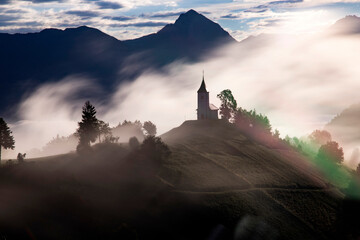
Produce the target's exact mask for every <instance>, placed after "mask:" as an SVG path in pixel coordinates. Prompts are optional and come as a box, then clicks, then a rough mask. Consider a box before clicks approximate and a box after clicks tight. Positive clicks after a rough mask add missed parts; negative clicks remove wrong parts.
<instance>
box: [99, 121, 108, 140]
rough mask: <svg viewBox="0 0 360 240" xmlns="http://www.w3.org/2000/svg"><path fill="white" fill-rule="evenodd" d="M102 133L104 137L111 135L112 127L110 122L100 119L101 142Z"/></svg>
mask: <svg viewBox="0 0 360 240" xmlns="http://www.w3.org/2000/svg"><path fill="white" fill-rule="evenodd" d="M101 135H102V136H104V139H105V138H106V137H107V136H108V135H111V128H110V126H109V123H105V122H104V121H101V120H99V143H100V142H101Z"/></svg>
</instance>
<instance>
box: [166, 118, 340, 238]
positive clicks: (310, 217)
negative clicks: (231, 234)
mask: <svg viewBox="0 0 360 240" xmlns="http://www.w3.org/2000/svg"><path fill="white" fill-rule="evenodd" d="M161 137H162V138H163V139H164V141H165V142H166V143H168V144H169V146H170V149H171V151H172V157H171V158H170V159H169V160H168V161H167V162H166V163H164V167H165V168H166V169H167V170H166V171H164V174H163V178H164V179H165V180H166V181H167V182H169V183H171V184H172V185H173V186H174V188H175V189H177V190H178V191H180V192H183V193H188V194H194V195H196V196H201V197H202V198H203V200H204V203H205V204H206V205H208V206H210V207H211V208H214V209H216V210H217V211H220V212H222V211H225V210H226V214H225V213H222V214H225V216H224V218H225V219H226V221H228V222H232V223H233V224H234V223H235V221H236V220H239V219H242V218H244V217H245V216H247V215H252V216H258V217H260V218H261V219H262V220H263V221H265V222H267V223H268V224H270V225H272V227H273V229H276V231H278V233H279V234H280V235H281V236H282V237H285V239H318V238H322V237H325V235H326V234H327V233H328V231H330V230H331V228H332V226H333V225H334V224H335V218H334V215H335V213H336V211H337V210H336V208H337V204H338V200H339V199H340V198H341V194H339V192H338V190H336V189H334V188H333V187H331V185H330V184H328V182H327V181H326V180H324V178H323V177H322V176H321V175H320V174H319V173H318V172H317V171H316V170H315V169H314V167H313V166H312V165H311V164H310V163H309V162H308V161H307V160H306V159H305V158H304V157H303V156H301V155H300V154H298V153H297V152H295V151H294V150H292V149H286V148H283V149H271V148H268V147H266V146H263V145H261V144H259V143H257V142H255V141H253V140H252V139H250V138H248V137H246V136H245V135H244V134H243V133H242V132H241V131H240V130H239V129H237V128H236V127H234V126H233V125H232V124H229V123H227V122H224V121H222V120H218V121H216V120H210V121H187V122H184V123H183V124H182V125H181V126H180V127H178V128H175V129H173V130H171V131H169V132H168V133H165V134H164V135H162V136H161ZM325 238H326V237H325Z"/></svg>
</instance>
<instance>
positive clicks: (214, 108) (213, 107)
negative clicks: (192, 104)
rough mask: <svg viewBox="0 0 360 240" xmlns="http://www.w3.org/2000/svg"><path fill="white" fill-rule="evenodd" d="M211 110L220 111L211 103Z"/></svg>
mask: <svg viewBox="0 0 360 240" xmlns="http://www.w3.org/2000/svg"><path fill="white" fill-rule="evenodd" d="M209 108H210V110H219V109H218V108H217V107H216V106H215V105H214V104H212V103H210V104H209Z"/></svg>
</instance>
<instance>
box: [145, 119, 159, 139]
mask: <svg viewBox="0 0 360 240" xmlns="http://www.w3.org/2000/svg"><path fill="white" fill-rule="evenodd" d="M143 128H144V130H145V132H146V135H148V136H155V135H156V125H155V124H153V123H152V122H150V121H147V122H144V125H143Z"/></svg>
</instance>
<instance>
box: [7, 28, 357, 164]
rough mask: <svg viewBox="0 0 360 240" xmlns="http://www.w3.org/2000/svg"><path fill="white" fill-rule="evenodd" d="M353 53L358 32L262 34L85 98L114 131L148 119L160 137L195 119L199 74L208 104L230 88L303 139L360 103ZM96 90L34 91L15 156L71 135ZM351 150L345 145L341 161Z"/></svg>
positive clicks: (75, 84)
mask: <svg viewBox="0 0 360 240" xmlns="http://www.w3.org/2000/svg"><path fill="white" fill-rule="evenodd" d="M358 52H360V37H359V36H357V35H346V36H345V35H343V36H339V35H328V34H318V35H312V36H308V35H306V36H304V35H301V36H300V35H299V36H270V35H260V36H258V37H252V38H249V39H247V40H245V41H243V42H241V43H237V44H235V45H231V46H226V47H224V48H222V49H219V50H217V51H216V52H213V53H211V54H209V56H208V57H207V59H206V60H204V61H202V62H199V63H193V64H188V63H184V62H176V63H173V64H171V65H168V66H166V70H165V71H161V72H156V71H146V72H144V73H143V74H141V75H140V76H139V77H138V78H137V79H135V80H134V81H131V82H130V81H129V82H126V83H123V84H120V85H119V86H118V87H117V88H116V89H114V92H113V95H112V96H111V100H110V101H107V102H105V101H95V100H94V101H93V100H92V99H91V98H90V99H89V100H90V101H92V103H93V104H94V105H95V107H96V109H97V111H98V115H97V117H98V118H99V119H101V120H103V121H105V122H109V123H110V126H112V127H114V126H116V125H117V124H118V123H119V122H122V121H123V120H125V119H126V120H131V121H134V120H140V121H146V120H150V121H152V122H154V123H155V124H156V125H157V128H158V133H159V134H162V133H164V132H166V131H168V130H170V129H171V128H173V127H177V126H178V125H180V124H181V123H182V122H183V121H184V120H188V119H196V108H197V102H196V101H197V95H196V94H197V93H196V92H197V90H198V88H199V86H200V83H201V80H202V71H203V70H204V71H205V81H206V85H207V90H208V91H209V92H210V102H212V103H214V104H215V105H217V106H219V100H218V99H217V98H216V95H217V94H218V93H219V92H220V91H222V90H224V89H230V90H231V91H232V92H233V95H234V97H235V98H236V100H237V102H238V106H241V107H243V108H246V109H254V108H255V109H256V110H257V111H258V112H261V113H263V114H265V115H267V116H268V117H269V119H270V121H271V124H272V126H273V128H274V129H275V128H277V129H279V130H280V132H281V136H285V135H286V134H289V135H290V136H303V135H306V134H309V133H311V131H313V130H315V129H322V128H323V127H324V125H325V124H326V123H327V122H328V121H329V120H330V119H331V118H332V117H333V116H335V115H336V114H338V113H339V112H341V111H342V110H343V109H345V108H346V107H348V106H349V105H351V104H354V103H357V102H360V95H359V94H358V89H360V81H359V79H358V78H359V77H360V68H359V67H358V63H359V62H360V55H359V54H358ZM96 89H97V88H96V85H94V81H91V80H89V79H85V78H81V77H78V76H69V77H67V78H66V79H63V80H61V81H59V82H57V83H54V84H46V85H44V86H41V87H40V88H38V89H37V90H36V91H35V92H34V93H33V94H31V95H30V96H29V97H28V98H27V99H25V100H24V101H23V102H22V104H21V105H20V108H19V109H18V116H19V119H21V121H19V122H15V123H12V124H11V129H12V131H13V132H14V137H15V140H16V150H15V152H16V153H17V152H26V151H28V150H29V149H32V148H41V147H42V146H44V145H45V144H46V143H47V142H48V141H49V140H51V139H52V138H53V137H55V136H56V135H60V136H68V135H70V134H72V133H74V132H75V130H76V128H77V122H78V121H80V119H81V107H82V105H83V104H84V102H85V101H86V100H88V98H89V97H78V96H79V95H80V94H79V93H83V92H84V91H89V92H91V91H96ZM81 96H83V95H81ZM335 140H336V139H335ZM359 145H360V144H359ZM354 146H357V143H354ZM351 150H352V149H351ZM351 150H350V149H347V148H346V146H345V152H346V153H347V155H346V156H348V155H349V154H351ZM348 152H350V153H349V154H348ZM5 157H6V156H5ZM9 157H12V156H9Z"/></svg>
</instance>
